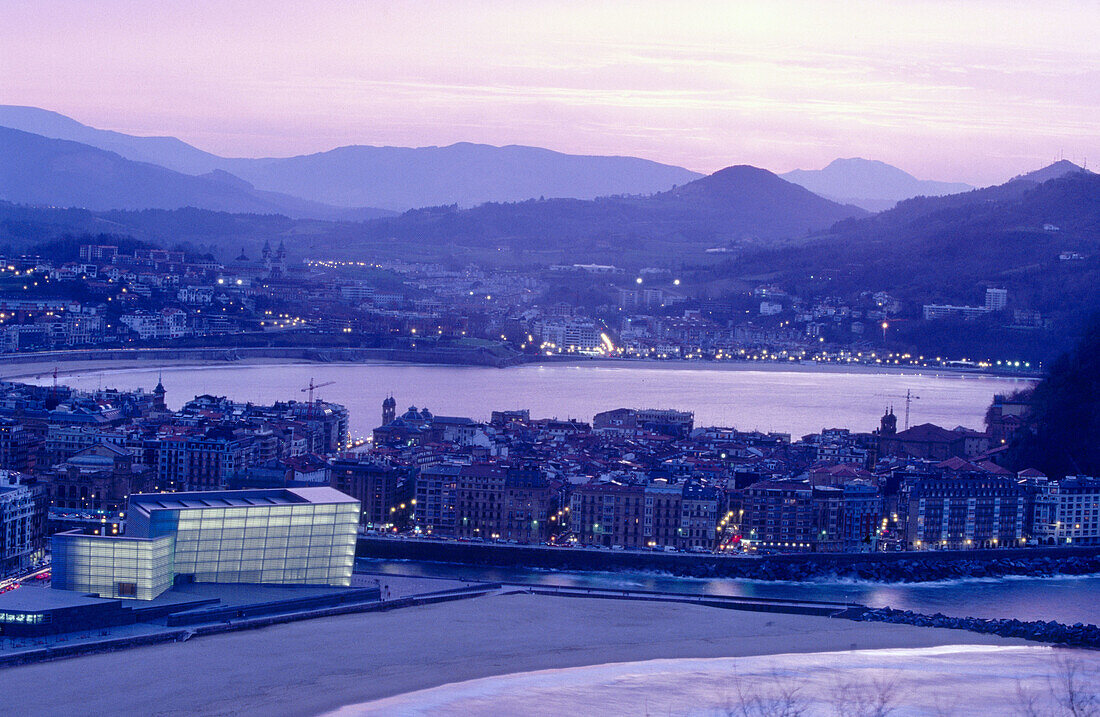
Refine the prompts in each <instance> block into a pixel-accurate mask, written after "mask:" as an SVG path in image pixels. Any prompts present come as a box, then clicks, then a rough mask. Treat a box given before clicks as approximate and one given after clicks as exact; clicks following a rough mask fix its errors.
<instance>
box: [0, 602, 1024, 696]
mask: <svg viewBox="0 0 1100 717" xmlns="http://www.w3.org/2000/svg"><path fill="white" fill-rule="evenodd" d="M961 644H968V645H992V646H1013V645H1034V643H1026V642H1024V641H1021V640H1010V639H1004V638H998V637H993V636H987V635H979V634H975V633H970V632H966V631H960V630H942V629H931V628H918V627H911V626H905V625H887V624H870V623H858V622H851V621H848V620H843V619H832V618H822V617H805V616H799V615H786V614H774V613H757V612H743V611H734V610H722V609H716V608H708V607H701V606H695V605H683V604H677V605H671V604H660V603H649V602H622V601H618V600H603V599H586V598H565V597H546V596H534V595H529V594H512V595H494V596H490V597H484V598H478V599H473V600H461V601H457V602H452V603H445V604H438V605H430V606H423V607H416V608H409V609H403V610H396V611H393V612H386V613H369V614H359V615H348V616H341V617H332V618H324V619H318V620H308V621H303V622H297V623H291V624H287V625H280V626H275V627H269V628H264V629H260V630H253V631H244V632H235V633H229V634H225V635H218V636H213V637H204V638H196V639H192V640H189V641H187V642H184V643H174V644H165V645H157V646H151V647H143V648H136V649H132V650H127V651H124V652H116V653H104V654H97V655H90V656H86V657H80V658H74V659H68V660H62V661H57V662H50V663H41V664H36V665H27V666H21V667H14V668H8V669H3V670H0V694H3V695H4V705H5V707H6V708H7V709H8V710H9V711H11V712H12V713H14V714H20V715H56V714H97V715H122V714H130V715H132V714H158V715H191V714H204V715H206V714H214V715H315V714H322V713H325V712H330V711H333V710H337V709H339V708H341V707H344V706H347V705H356V704H360V703H364V702H369V701H371V700H378V699H382V698H388V697H394V696H397V695H402V694H404V693H408V692H413V691H417V690H425V689H430V688H433V687H438V686H440V685H445V684H449V683H455V682H463V681H467V680H475V679H480V678H486V677H494V676H498V675H507V674H512V673H522V672H530V671H535V670H554V669H563V668H575V667H583V666H589V665H603V664H607V663H618V662H635V661H640V660H660V659H682V658H722V657H740V656H752V655H778V654H788V653H818V652H828V651H849V650H869V649H884V648H927V647H934V646H940V645H961Z"/></svg>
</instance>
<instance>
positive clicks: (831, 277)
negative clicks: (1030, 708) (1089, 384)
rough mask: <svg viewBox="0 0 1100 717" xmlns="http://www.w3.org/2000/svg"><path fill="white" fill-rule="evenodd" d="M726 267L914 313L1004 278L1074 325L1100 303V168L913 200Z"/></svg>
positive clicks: (1020, 301) (1034, 306)
mask: <svg viewBox="0 0 1100 717" xmlns="http://www.w3.org/2000/svg"><path fill="white" fill-rule="evenodd" d="M1063 252H1075V253H1076V254H1078V255H1080V256H1082V257H1084V258H1081V259H1076V258H1074V259H1071V260H1063V259H1062V258H1061V255H1062V253H1063ZM725 271H727V272H731V273H732V274H733V275H735V276H761V275H767V276H770V277H774V280H776V281H778V282H779V283H781V284H783V285H786V286H789V287H790V288H794V289H796V290H797V291H798V292H799V293H800V294H803V295H809V296H813V295H840V296H845V295H850V294H853V293H858V292H859V291H866V290H871V291H879V290H884V291H888V292H890V293H891V294H893V295H894V296H896V297H897V298H899V299H902V300H903V301H904V302H905V303H906V317H907V318H910V319H918V318H919V317H920V307H921V304H923V303H951V304H964V305H974V304H980V303H981V301H982V297H983V292H984V289H985V287H989V286H996V287H1001V288H1006V289H1008V292H1009V308H1010V309H1025V310H1034V311H1038V312H1041V313H1042V315H1043V316H1044V317H1047V318H1050V319H1051V320H1052V321H1054V322H1055V329H1056V330H1062V331H1068V330H1070V329H1071V327H1077V326H1080V325H1082V324H1083V322H1084V319H1085V317H1086V316H1087V315H1088V314H1089V313H1091V312H1092V311H1095V310H1097V309H1098V308H1100V175H1095V174H1091V173H1083V172H1072V173H1069V174H1067V175H1063V176H1061V177H1060V178H1058V179H1051V180H1049V181H1046V182H1043V183H1041V184H1039V183H1035V182H1033V181H1030V180H1013V181H1011V182H1007V183H1006V184H1004V185H1000V186H999V187H992V188H989V189H983V190H977V191H974V192H968V193H965V194H961V195H952V196H948V197H939V198H922V199H917V200H909V201H906V202H902V203H901V204H900V205H899V206H898V207H897V209H894V210H891V211H889V212H883V213H881V214H877V215H874V216H871V217H867V218H863V219H855V220H847V221H843V222H840V223H838V224H837V225H835V226H834V227H833V228H832V229H831V230H829V231H828V232H824V233H822V234H821V235H819V236H817V237H815V239H814V240H813V241H812V242H809V243H807V244H806V245H804V246H802V247H799V248H797V249H792V248H780V249H776V250H758V251H750V252H746V253H745V254H744V255H743V256H742V257H741V258H740V259H739V261H738V263H737V265H736V266H731V267H727V268H726V269H725ZM1002 323H1004V322H1003V321H1002ZM945 325H946V324H945ZM958 328H959V327H955V328H954V330H955V331H956V333H958ZM973 330H974V329H973V327H971V329H970V331H973ZM962 333H966V332H965V331H963V332H962Z"/></svg>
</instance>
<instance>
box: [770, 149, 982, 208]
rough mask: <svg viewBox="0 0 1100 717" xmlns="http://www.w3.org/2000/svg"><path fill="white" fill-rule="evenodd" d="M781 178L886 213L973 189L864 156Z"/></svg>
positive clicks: (824, 195) (832, 197) (812, 190)
mask: <svg viewBox="0 0 1100 717" xmlns="http://www.w3.org/2000/svg"><path fill="white" fill-rule="evenodd" d="M779 176H780V177H782V178H783V179H786V180H787V181H788V182H793V183H794V184H797V185H799V186H802V187H805V188H806V189H809V190H810V191H811V192H814V193H815V194H818V195H820V196H823V197H828V198H829V199H832V200H833V201H836V202H840V203H844V204H854V205H856V206H859V207H862V208H864V209H867V210H868V211H883V210H885V209H889V208H891V207H892V206H894V204H896V203H897V202H899V201H901V200H903V199H909V198H911V197H917V196H942V195H945V194H957V193H959V192H965V191H968V190H970V189H973V188H974V187H972V186H970V185H969V184H964V183H961V182H939V181H934V180H929V179H917V178H916V177H914V176H913V175H911V174H909V173H908V172H906V171H904V170H901V169H898V168H897V167H894V166H892V165H889V164H886V163H885V162H880V161H877V160H870V159H863V158H861V157H852V158H848V159H835V160H833V161H832V162H830V163H829V164H828V165H827V166H826V167H825V168H824V169H795V170H793V171H790V172H785V173H783V174H780V175H779Z"/></svg>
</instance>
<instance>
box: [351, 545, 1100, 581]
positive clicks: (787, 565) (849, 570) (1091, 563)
mask: <svg viewBox="0 0 1100 717" xmlns="http://www.w3.org/2000/svg"><path fill="white" fill-rule="evenodd" d="M356 556H357V557H360V558H379V559H384V560H420V561H434V562H443V563H458V564H467V565H488V566H494V567H512V568H546V569H551V570H571V571H609V572H616V571H618V572H659V573H668V574H670V575H679V576H684V577H697V578H707V577H726V578H744V579H752V580H815V579H817V580H821V579H855V580H872V581H879V582H904V583H915V582H932V581H938V580H955V579H961V578H996V577H1003V576H1007V575H1029V576H1044V575H1088V574H1092V573H1100V546H1092V547H1059V548H1019V549H1002V550H965V551H948V550H944V551H929V552H898V553H855V554H850V553H839V554H838V553H809V554H798V555H766V556H751V557H750V556H741V555H713V554H709V553H664V552H657V551H629V550H597V549H587V548H551V547H544V546H534V545H511V544H497V543H465V542H457V541H456V542H452V541H442V540H399V539H391V538H375V537H370V536H363V537H360V539H359V542H358V548H357V550H356Z"/></svg>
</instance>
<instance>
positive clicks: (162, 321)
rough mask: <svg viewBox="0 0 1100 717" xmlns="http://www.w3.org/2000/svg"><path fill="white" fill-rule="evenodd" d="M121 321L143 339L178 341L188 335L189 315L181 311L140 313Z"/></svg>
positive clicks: (124, 317) (127, 315) (128, 315)
mask: <svg viewBox="0 0 1100 717" xmlns="http://www.w3.org/2000/svg"><path fill="white" fill-rule="evenodd" d="M119 321H120V322H121V323H122V325H123V326H127V327H129V328H130V329H131V330H133V331H134V332H135V333H136V334H137V335H138V336H140V337H141V338H142V339H178V338H179V337H181V336H186V335H187V334H188V330H187V314H185V313H183V311H181V310H179V309H161V310H160V311H154V312H147V311H138V312H136V313H133V314H124V315H122V316H120V317H119Z"/></svg>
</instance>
